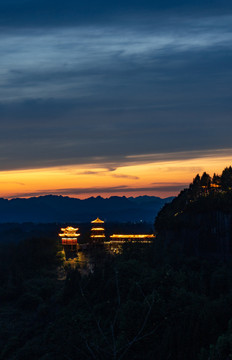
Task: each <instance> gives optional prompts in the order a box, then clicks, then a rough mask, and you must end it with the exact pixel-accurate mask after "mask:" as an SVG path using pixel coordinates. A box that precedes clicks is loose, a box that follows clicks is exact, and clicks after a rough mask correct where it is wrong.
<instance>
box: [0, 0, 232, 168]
mask: <svg viewBox="0 0 232 360" xmlns="http://www.w3.org/2000/svg"><path fill="white" fill-rule="evenodd" d="M231 10H232V3H231V2H230V1H228V0H227V1H216V0H214V1H213V0H212V1H209V0H208V1H196V0H195V1H188V2H187V1H161V0H159V1H138V0H137V1H132V0H131V1H128V0H126V1H114V2H109V1H97V0H95V1H93V0H91V1H85V2H77V1H60V0H58V1H55V0H54V1H51V0H50V1H49V0H48V1H45V0H40V1H35V0H33V1H32V0H31V1H29V0H28V1H27V0H8V1H1V2H0V27H1V37H0V53H1V56H0V78H1V82H0V121H1V132H0V140H1V141H0V146H1V153H0V170H10V169H25V168H29V169H30V168H37V167H38V168H39V167H46V166H47V167H49V166H57V165H60V166H61V165H69V164H95V163H101V164H102V163H103V164H104V163H106V164H109V163H114V164H115V166H120V165H121V164H123V163H128V161H129V160H128V159H129V157H131V156H134V155H135V156H136V155H144V156H147V155H149V154H154V159H155V158H156V156H158V157H159V159H162V158H164V159H165V158H167V156H168V157H169V158H172V157H173V158H175V159H177V158H178V153H180V154H181V155H180V156H181V157H183V153H184V154H185V157H186V158H191V157H193V156H195V155H194V154H195V152H196V151H197V152H198V153H199V154H201V153H202V154H204V153H205V151H209V150H210V151H211V150H212V152H213V151H215V150H217V149H230V148H232V146H231V135H232V122H231V114H232V101H231V95H232V11H231ZM228 151H229V150H228ZM167 154H168V155H167ZM172 154H173V156H172ZM133 159H134V157H133Z"/></svg>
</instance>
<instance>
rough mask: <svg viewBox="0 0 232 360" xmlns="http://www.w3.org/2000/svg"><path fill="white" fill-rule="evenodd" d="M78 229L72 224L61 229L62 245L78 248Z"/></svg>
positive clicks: (73, 249)
mask: <svg viewBox="0 0 232 360" xmlns="http://www.w3.org/2000/svg"><path fill="white" fill-rule="evenodd" d="M78 230H79V228H73V227H72V226H68V227H66V228H62V229H61V231H62V233H60V234H59V236H60V237H61V243H62V245H63V246H64V247H65V248H66V249H67V250H72V251H75V250H77V245H78V237H79V236H80V233H78V232H77V231H78Z"/></svg>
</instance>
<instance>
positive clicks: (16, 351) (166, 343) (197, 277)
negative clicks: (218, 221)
mask: <svg viewBox="0 0 232 360" xmlns="http://www.w3.org/2000/svg"><path fill="white" fill-rule="evenodd" d="M0 250H1V251H0V267H1V272H0V276H1V283H0V284H1V287H0V349H1V350H0V359H7V360H16V359H17V360H26V359H41V360H45V359H47V360H48V359H49V360H54V359H55V360H56V359H57V360H59V359H60V360H61V359H62V360H63V359H72V360H74V359H75V360H76V359H99V360H101V359H106V360H108V359H117V360H119V359H138V360H140V359H152V360H153V359H159V360H167V359H172V360H175V359H178V360H186V359H188V360H195V359H199V360H208V359H210V360H227V359H229V358H230V357H229V356H230V354H231V349H232V332H231V331H232V329H231V325H232V321H231V319H232V265H231V263H221V262H219V261H216V260H212V259H211V260H209V259H208V260H205V259H201V258H194V257H185V256H184V255H183V254H180V252H179V251H178V249H177V248H172V249H169V250H167V249H164V248H163V246H162V245H161V244H159V243H156V244H154V245H146V246H144V245H143V246H142V245H134V246H126V247H125V249H124V253H123V254H122V255H118V256H116V257H111V256H109V255H107V254H104V253H101V256H100V257H99V251H96V259H97V264H96V267H95V271H94V272H93V273H89V274H87V275H86V274H85V275H81V274H80V272H79V271H78V269H76V270H72V269H67V278H66V280H63V281H61V280H59V279H57V267H58V266H59V265H60V262H61V259H59V258H58V257H57V251H58V250H59V248H58V245H57V242H56V240H55V239H54V240H51V239H50V240H49V239H42V238H41V239H38V238H37V239H34V240H33V239H31V240H26V241H24V242H23V241H22V242H20V243H19V244H11V245H9V246H6V245H5V246H3V245H2V246H1V249H0ZM93 253H94V251H93Z"/></svg>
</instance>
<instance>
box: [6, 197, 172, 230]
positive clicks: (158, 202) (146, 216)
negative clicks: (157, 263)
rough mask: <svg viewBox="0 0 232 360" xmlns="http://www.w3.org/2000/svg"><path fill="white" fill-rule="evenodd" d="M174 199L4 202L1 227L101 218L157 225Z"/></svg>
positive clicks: (130, 198) (118, 198) (114, 198)
mask: <svg viewBox="0 0 232 360" xmlns="http://www.w3.org/2000/svg"><path fill="white" fill-rule="evenodd" d="M172 199H173V197H169V198H166V199H161V198H159V197H156V196H139V197H135V198H134V197H129V198H127V197H125V196H122V197H119V196H111V197H110V198H107V199H104V198H102V197H101V196H97V197H96V198H95V197H90V198H88V199H84V200H80V199H76V198H70V197H67V196H54V195H47V196H40V197H31V198H28V199H20V198H16V199H11V200H7V199H3V198H0V223H6V222H35V223H49V222H69V221H70V222H88V221H90V220H92V219H93V218H96V217H97V216H99V217H101V218H103V219H104V220H106V221H119V222H123V221H140V220H143V221H147V222H154V219H155V217H156V215H157V213H158V211H159V210H160V209H161V208H162V207H163V205H164V204H165V203H167V202H170V201H171V200H172Z"/></svg>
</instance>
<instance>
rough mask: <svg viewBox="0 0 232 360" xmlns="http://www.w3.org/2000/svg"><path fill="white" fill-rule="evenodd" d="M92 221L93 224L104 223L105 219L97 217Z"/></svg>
mask: <svg viewBox="0 0 232 360" xmlns="http://www.w3.org/2000/svg"><path fill="white" fill-rule="evenodd" d="M91 223H92V224H104V221H103V220H100V219H99V218H97V219H96V220H93V221H91Z"/></svg>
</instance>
